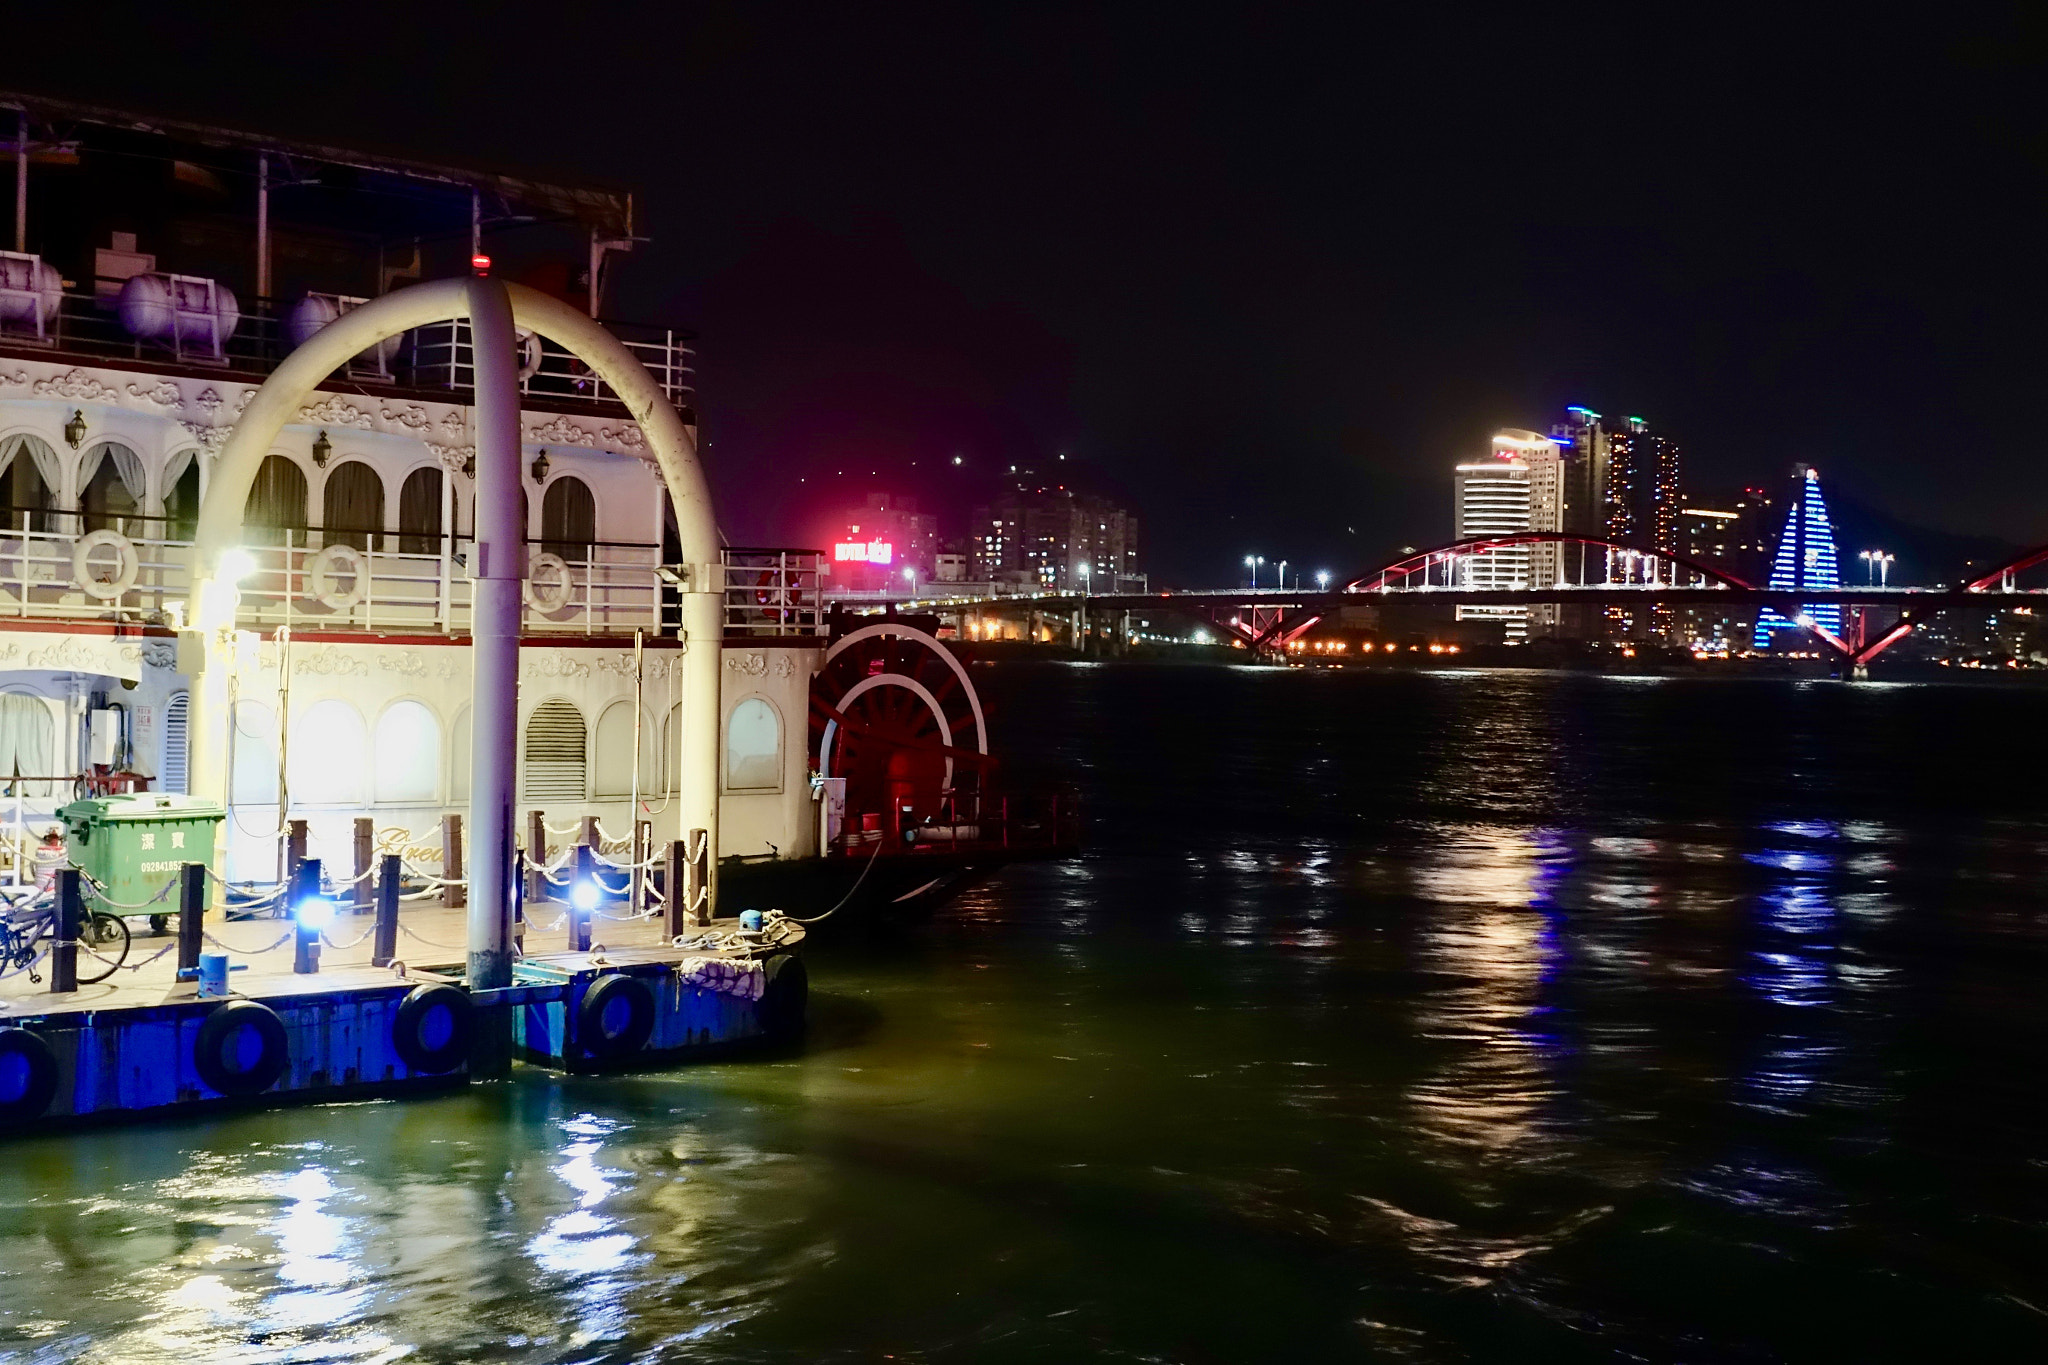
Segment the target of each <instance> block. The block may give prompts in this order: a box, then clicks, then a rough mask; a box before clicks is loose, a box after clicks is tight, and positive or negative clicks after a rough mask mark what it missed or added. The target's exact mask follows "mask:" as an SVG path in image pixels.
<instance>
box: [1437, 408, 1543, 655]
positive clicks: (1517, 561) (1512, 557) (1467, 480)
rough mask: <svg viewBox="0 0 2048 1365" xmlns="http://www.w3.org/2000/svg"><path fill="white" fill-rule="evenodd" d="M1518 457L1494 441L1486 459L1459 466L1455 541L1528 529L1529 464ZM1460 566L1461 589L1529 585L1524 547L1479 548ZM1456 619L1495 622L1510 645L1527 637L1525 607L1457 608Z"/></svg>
mask: <svg viewBox="0 0 2048 1365" xmlns="http://www.w3.org/2000/svg"><path fill="white" fill-rule="evenodd" d="M1504 434H1505V433H1504ZM1523 434H1525V433H1515V435H1518V436H1519V435H1523ZM1522 453H1523V452H1522V451H1520V450H1517V449H1515V448H1514V447H1513V446H1503V445H1502V444H1500V438H1499V437H1495V438H1494V447H1493V453H1492V455H1491V456H1490V457H1489V458H1487V459H1484V460H1478V461H1475V462H1473V463H1471V464H1461V465H1459V466H1457V468H1456V470H1455V472H1454V478H1453V482H1452V488H1453V493H1452V498H1453V507H1452V514H1453V516H1454V517H1455V519H1456V525H1457V538H1458V539H1459V540H1474V539H1478V538H1480V537H1484V536H1512V535H1519V534H1521V533H1522V532H1524V531H1527V530H1529V529H1530V526H1529V473H1530V470H1529V463H1528V461H1526V460H1524V459H1522V458H1521V456H1522ZM1460 567H1461V572H1462V575H1463V582H1462V584H1461V586H1463V587H1467V588H1525V587H1527V586H1529V583H1530V581H1531V580H1530V577H1529V547H1528V546H1527V545H1504V546H1501V547H1500V548H1499V549H1493V550H1482V551H1480V552H1479V553H1477V554H1473V555H1467V556H1466V557H1465V558H1464V560H1463V561H1462V563H1461V566H1460ZM1458 619H1459V620H1460V621H1499V622H1501V623H1502V625H1503V627H1504V629H1505V632H1506V635H1507V638H1508V640H1509V641H1510V642H1514V643H1519V642H1520V641H1522V640H1524V639H1526V638H1528V633H1529V630H1528V619H1529V609H1528V608H1527V607H1525V606H1521V605H1513V606H1510V605H1505V604H1502V605H1495V604H1492V603H1485V604H1479V605H1472V606H1461V607H1459V608H1458Z"/></svg>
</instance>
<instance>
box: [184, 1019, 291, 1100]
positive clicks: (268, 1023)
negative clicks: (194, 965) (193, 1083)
mask: <svg viewBox="0 0 2048 1365" xmlns="http://www.w3.org/2000/svg"><path fill="white" fill-rule="evenodd" d="M245 1028H253V1029H255V1030H256V1034H257V1037H258V1038H259V1039H260V1040H261V1041H262V1044H263V1047H262V1050H261V1051H260V1052H258V1053H257V1054H256V1060H255V1061H254V1062H252V1063H251V1064H250V1065H249V1066H248V1067H247V1068H246V1069H245V1070H241V1071H236V1070H234V1069H233V1068H232V1067H230V1066H229V1064H228V1060H227V1057H226V1056H225V1055H224V1054H225V1052H226V1049H227V1046H228V1045H229V1044H230V1043H232V1042H233V1041H234V1040H235V1036H236V1035H237V1034H239V1033H240V1032H241V1031H242V1030H243V1029H245ZM291 1056H292V1054H291V1043H290V1040H289V1039H288V1038H287V1037H286V1035H285V1029H284V1020H282V1019H280V1018H278V1017H277V1011H276V1010H273V1009H271V1008H270V1007H269V1006H268V1005H264V1004H259V1003H258V1002H256V1001H254V1000H230V1001H228V1002H227V1003H226V1004H225V1005H222V1006H220V1007H219V1008H217V1009H215V1010H214V1011H212V1012H211V1013H210V1014H208V1015H207V1016H206V1019H205V1021H204V1022H203V1023H201V1024H200V1025H199V1037H198V1040H197V1041H195V1042H194V1043H193V1045H192V1067H193V1069H194V1070H195V1071H197V1072H198V1073H199V1079H200V1080H202V1081H205V1082H206V1083H207V1085H209V1086H211V1087H212V1088H213V1089H215V1090H217V1091H219V1092H220V1093H221V1094H223V1095H258V1094H261V1093H262V1092H264V1091H265V1090H268V1089H270V1087H271V1086H273V1085H276V1084H277V1078H278V1077H280V1076H282V1075H284V1069H285V1067H287V1066H289V1065H290V1064H291Z"/></svg>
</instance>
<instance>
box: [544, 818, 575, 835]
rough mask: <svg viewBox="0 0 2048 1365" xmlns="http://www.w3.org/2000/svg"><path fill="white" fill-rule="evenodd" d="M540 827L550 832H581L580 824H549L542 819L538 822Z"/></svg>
mask: <svg viewBox="0 0 2048 1365" xmlns="http://www.w3.org/2000/svg"><path fill="white" fill-rule="evenodd" d="M540 827H541V828H542V829H544V830H546V831H547V832H548V833H550V834H581V833H582V832H583V826H582V825H581V824H570V825H551V824H549V823H548V822H547V821H545V820H543V821H541V823H540Z"/></svg>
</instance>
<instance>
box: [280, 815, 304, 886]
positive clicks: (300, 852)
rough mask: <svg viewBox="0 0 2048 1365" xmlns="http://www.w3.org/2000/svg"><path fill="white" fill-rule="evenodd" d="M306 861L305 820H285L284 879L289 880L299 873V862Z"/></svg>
mask: <svg viewBox="0 0 2048 1365" xmlns="http://www.w3.org/2000/svg"><path fill="white" fill-rule="evenodd" d="M304 861H306V822H305V821H304V820H287V821H286V822H285V836H284V879H285V880H286V881H287V882H289V881H291V880H292V879H293V878H294V877H296V876H298V875H299V864H300V863H303V862H304Z"/></svg>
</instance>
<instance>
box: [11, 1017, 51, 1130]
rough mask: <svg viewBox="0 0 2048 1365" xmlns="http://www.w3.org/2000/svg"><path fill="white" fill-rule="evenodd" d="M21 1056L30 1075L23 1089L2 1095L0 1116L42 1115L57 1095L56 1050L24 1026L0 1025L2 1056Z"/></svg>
mask: <svg viewBox="0 0 2048 1365" xmlns="http://www.w3.org/2000/svg"><path fill="white" fill-rule="evenodd" d="M8 1056H14V1057H19V1058H21V1063H22V1066H23V1067H25V1068H26V1070H27V1075H26V1076H25V1077H24V1078H23V1080H22V1085H21V1093H20V1094H19V1095H16V1096H14V1098H12V1099H0V1119H35V1118H41V1117H42V1116H43V1111H44V1110H45V1109H48V1108H49V1107H50V1101H51V1100H53V1099H55V1098H56V1097H57V1054H56V1053H54V1052H52V1051H50V1045H49V1044H48V1043H46V1042H44V1041H43V1037H42V1035H41V1034H39V1033H32V1032H30V1031H29V1030H28V1029H25V1028H0V1057H8Z"/></svg>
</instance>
